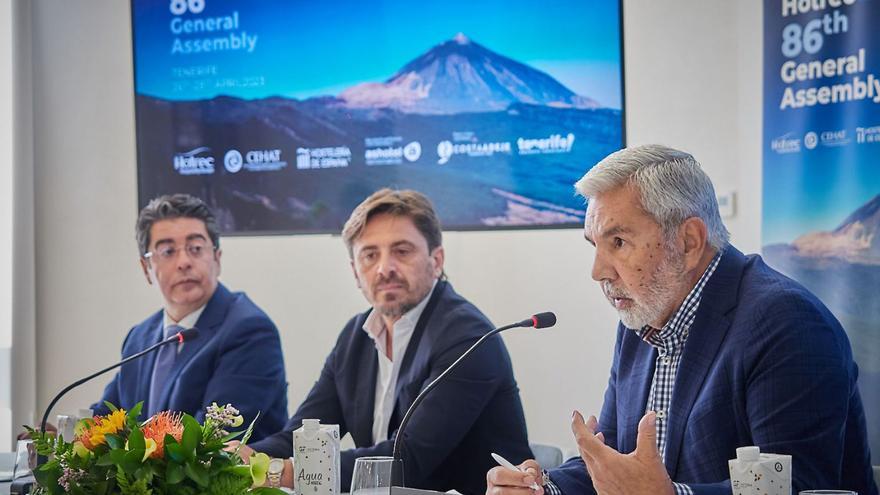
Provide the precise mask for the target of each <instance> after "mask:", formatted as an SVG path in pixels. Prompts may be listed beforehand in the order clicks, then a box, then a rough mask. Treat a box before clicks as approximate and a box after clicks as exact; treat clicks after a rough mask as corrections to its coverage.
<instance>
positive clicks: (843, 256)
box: [763, 194, 880, 456]
mask: <svg viewBox="0 0 880 495" xmlns="http://www.w3.org/2000/svg"><path fill="white" fill-rule="evenodd" d="M763 251H764V257H765V258H766V259H767V262H768V264H770V265H771V266H772V267H774V268H776V269H777V270H779V271H781V272H783V273H785V274H786V275H789V276H790V277H792V278H794V279H795V280H797V281H799V282H801V283H802V284H804V285H805V286H806V287H807V288H808V289H810V291H812V292H813V293H814V294H816V295H817V296H818V297H819V299H821V300H822V302H824V303H825V304H826V305H827V306H828V308H829V309H830V310H831V311H832V313H834V316H836V317H837V319H838V320H840V323H841V325H843V328H844V329H846V333H847V335H848V336H849V339H850V343H851V345H852V350H853V356H854V357H855V359H856V362H857V363H858V364H859V389H860V391H861V394H862V401H863V402H864V403H866V404H876V403H878V402H880V356H878V355H877V354H876V353H874V352H873V349H877V348H878V346H880V331H878V328H877V321H880V298H878V297H877V296H876V293H875V291H876V288H877V287H880V194H878V195H876V196H874V197H873V198H872V199H871V200H869V201H867V202H866V203H864V204H863V205H861V206H860V207H858V208H856V209H855V210H853V212H852V213H850V214H849V215H848V216H847V217H846V218H845V219H844V220H843V221H842V222H841V223H840V224H839V225H838V226H837V227H836V228H834V229H833V230H830V231H815V232H809V233H806V234H804V235H801V236H800V237H798V238H797V239H795V240H794V241H792V242H791V243H790V244H771V245H767V246H764V249H763ZM865 414H866V416H867V420H868V423H869V424H876V423H877V422H878V421H880V411H877V410H875V409H874V410H872V409H871V408H866V410H865ZM871 437H872V438H871V439H870V441H871V443H872V444H873V445H880V436H878V435H877V434H876V433H873V432H872V433H871ZM875 456H876V454H875Z"/></svg>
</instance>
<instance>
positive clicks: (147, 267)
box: [139, 256, 153, 285]
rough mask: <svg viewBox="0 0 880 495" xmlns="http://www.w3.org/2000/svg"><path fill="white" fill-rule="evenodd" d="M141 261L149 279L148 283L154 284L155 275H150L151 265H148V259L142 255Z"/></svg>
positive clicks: (145, 274) (145, 275)
mask: <svg viewBox="0 0 880 495" xmlns="http://www.w3.org/2000/svg"><path fill="white" fill-rule="evenodd" d="M139 261H140V262H141V270H143V271H144V277H145V278H146V279H147V283H148V284H149V285H153V277H151V276H150V267H149V266H148V265H147V260H145V259H144V257H143V256H141V259H140V260H139Z"/></svg>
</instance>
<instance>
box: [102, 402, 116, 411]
mask: <svg viewBox="0 0 880 495" xmlns="http://www.w3.org/2000/svg"><path fill="white" fill-rule="evenodd" d="M104 405H105V406H107V409H110V412H116V410H117V409H119V408H118V407H116V406H114V405H113V404H111V403H110V402H108V401H106V400H105V401H104Z"/></svg>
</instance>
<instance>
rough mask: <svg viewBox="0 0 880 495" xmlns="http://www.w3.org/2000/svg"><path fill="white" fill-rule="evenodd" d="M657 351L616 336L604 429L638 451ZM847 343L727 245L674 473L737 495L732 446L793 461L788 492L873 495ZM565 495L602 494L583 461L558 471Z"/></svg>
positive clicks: (705, 305) (687, 390)
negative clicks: (832, 491)
mask: <svg viewBox="0 0 880 495" xmlns="http://www.w3.org/2000/svg"><path fill="white" fill-rule="evenodd" d="M656 357H657V352H656V350H655V349H654V348H653V347H652V346H650V345H648V344H647V343H645V342H644V341H642V340H641V339H640V338H639V337H638V336H637V335H636V334H635V332H633V331H632V330H628V329H626V328H624V327H623V326H622V325H620V326H618V330H617V344H616V345H615V348H614V359H613V364H612V367H611V377H610V379H609V380H608V389H607V391H606V392H605V403H604V405H603V407H602V414H601V417H600V420H599V430H600V431H602V432H604V436H605V442H606V443H607V444H608V445H610V446H611V447H613V448H615V449H617V450H618V451H620V452H623V453H628V452H632V451H633V450H635V446H636V435H637V429H638V423H639V420H640V419H641V418H642V416H643V415H644V414H645V408H646V404H647V400H648V391H649V389H650V387H651V380H652V377H653V376H654V363H655V360H656ZM857 376H858V369H857V367H856V364H855V363H854V362H853V359H852V351H851V349H850V345H849V340H848V339H847V337H846V334H845V333H844V331H843V328H842V327H841V326H840V323H838V321H837V320H836V319H835V318H834V316H833V315H832V314H831V313H830V312H829V311H828V309H827V308H826V307H825V306H824V305H823V304H822V303H821V302H820V301H819V300H818V299H817V298H816V297H815V296H814V295H813V294H811V293H810V292H809V291H807V289H805V288H804V287H803V286H801V285H800V284H798V283H797V282H795V281H793V280H791V279H789V278H787V277H785V276H784V275H781V274H780V273H778V272H776V271H774V270H773V269H771V268H769V267H768V266H767V265H765V264H764V262H763V261H762V260H761V257H760V256H757V255H750V256H744V255H743V254H742V253H740V252H739V251H737V250H736V249H735V248H733V247H732V246H731V247H728V248H727V249H726V251H725V252H724V255H723V256H722V257H721V261H720V263H719V265H718V268H717V269H716V271H715V273H714V274H713V275H712V277H711V278H710V279H709V281H708V283H707V284H706V286H705V288H704V289H703V295H702V300H701V302H700V306H699V309H698V310H697V313H696V318H695V320H694V323H693V325H692V326H691V329H690V332H689V336H688V340H687V342H686V343H685V348H684V353H683V354H682V358H681V363H680V365H679V368H678V375H677V377H676V379H675V388H674V389H673V396H672V403H671V405H670V408H669V414H668V419H667V420H668V421H669V424H668V430H667V432H668V433H667V439H666V460H665V464H666V470H667V471H668V473H669V476H670V478H672V480H673V481H676V482H680V483H686V484H688V485H690V486H691V488H693V490H694V493H696V494H718V495H721V494H726V495H729V494H730V493H731V488H730V480H729V477H730V475H729V471H728V465H727V461H728V459H733V458H735V457H736V448H737V447H742V446H746V445H757V446H759V447H760V448H761V451H762V452H770V453H776V454H790V455H791V456H792V488H793V490H794V492H795V493H797V492H798V491H800V490H805V489H810V488H836V489H848V490H855V491H857V492H858V493H860V494H861V495H876V494H877V488H876V486H875V485H874V480H873V477H872V472H871V463H870V452H869V450H868V443H867V436H866V431H865V413H864V409H863V408H862V401H861V398H860V396H859V391H858V388H857V387H856V378H857ZM551 478H552V479H553V481H554V483H556V484H557V485H558V486H559V487H560V488H561V489H562V491H563V493H565V494H566V495H574V494H588V493H595V491H594V490H593V486H592V483H591V481H590V480H589V477H588V476H587V472H586V470H585V468H584V463H583V461H582V460H581V459H580V458H574V459H571V460H569V461H568V462H566V463H565V464H564V465H563V466H561V467H560V468H559V469H557V470H554V471H552V472H551Z"/></svg>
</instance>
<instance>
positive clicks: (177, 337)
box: [40, 332, 198, 431]
mask: <svg viewBox="0 0 880 495" xmlns="http://www.w3.org/2000/svg"><path fill="white" fill-rule="evenodd" d="M196 335H198V333H196ZM183 341H184V335H183V334H182V333H181V332H178V333H176V334H175V335H172V336H171V337H168V338H167V339H165V340H163V341H161V342H159V343H157V344H155V345H153V346H151V347H148V348H147V349H144V350H143V351H141V352H139V353H137V354H133V355H131V356H129V357H127V358H125V359H123V360H122V361H119V362H118V363H116V364H114V365H112V366H108V367H106V368H104V369H102V370H101V371H98V372H95V373H92V374H91V375H89V376H87V377H85V378H82V379H80V380H77V381H75V382H73V383H71V384H70V385H68V386H66V387H64V389H63V390H61V392H58V395H56V396H55V398H54V399H52V402H50V403H49V407H47V408H46V412H45V413H43V420H42V421H41V422H40V431H46V422H47V421H48V419H49V413H50V412H52V408H53V407H55V404H56V403H57V402H58V401H59V400H60V399H61V397H63V396H64V394H66V393H67V392H70V391H71V390H73V389H74V388H76V387H78V386H80V385H82V384H83V383H85V382H87V381H89V380H91V379H92V378H95V377H97V376H100V375H103V374H104V373H106V372H108V371H110V370H112V369H115V368H118V367H120V366H122V365H123V364H125V363H128V362H130V361H134V360H135V359H138V358H140V357H142V356H145V355H147V354H149V353H151V352H153V351H155V350H156V349H158V348H160V347H162V346H163V345H167V344H171V343H173V342H177V343H178V344H181V343H183Z"/></svg>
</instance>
